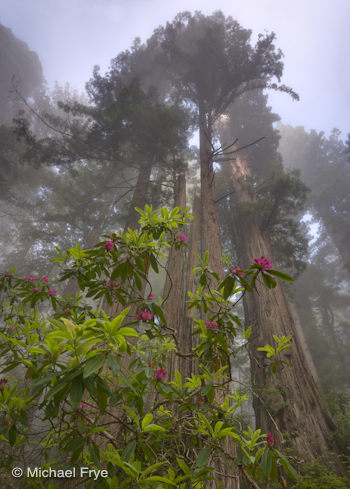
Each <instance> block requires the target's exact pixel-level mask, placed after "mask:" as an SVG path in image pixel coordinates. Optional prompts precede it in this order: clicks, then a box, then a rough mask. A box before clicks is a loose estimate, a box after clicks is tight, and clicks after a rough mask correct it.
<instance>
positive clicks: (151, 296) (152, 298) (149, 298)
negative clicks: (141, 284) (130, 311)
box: [147, 292, 154, 301]
mask: <svg viewBox="0 0 350 489" xmlns="http://www.w3.org/2000/svg"><path fill="white" fill-rule="evenodd" d="M147 299H148V300H150V301H154V295H153V294H152V292H150V293H149V294H148V296H147Z"/></svg>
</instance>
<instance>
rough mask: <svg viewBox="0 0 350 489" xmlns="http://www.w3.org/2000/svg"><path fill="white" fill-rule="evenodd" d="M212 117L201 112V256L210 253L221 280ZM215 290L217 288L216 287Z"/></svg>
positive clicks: (211, 263)
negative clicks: (212, 145) (206, 252)
mask: <svg viewBox="0 0 350 489" xmlns="http://www.w3.org/2000/svg"><path fill="white" fill-rule="evenodd" d="M211 133H212V130H211V122H210V116H209V115H206V114H205V113H204V111H203V109H200V112H199V146H200V147H199V153H200V169H201V218H202V219H201V254H202V255H204V253H205V251H207V250H208V251H209V255H210V259H209V264H210V267H211V268H212V270H214V271H215V272H216V273H217V274H218V275H219V277H220V278H222V276H223V265H222V260H221V256H222V251H221V250H222V247H221V239H220V225H219V215H218V209H217V205H216V194H215V179H214V177H215V172H214V168H213V160H212V147H211V140H212V134H211ZM214 288H215V286H214Z"/></svg>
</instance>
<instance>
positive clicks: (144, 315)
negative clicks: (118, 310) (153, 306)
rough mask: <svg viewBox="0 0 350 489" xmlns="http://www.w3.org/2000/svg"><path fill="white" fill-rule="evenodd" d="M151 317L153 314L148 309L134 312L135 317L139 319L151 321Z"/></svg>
mask: <svg viewBox="0 0 350 489" xmlns="http://www.w3.org/2000/svg"><path fill="white" fill-rule="evenodd" d="M152 318H153V314H152V313H151V311H149V310H148V309H142V311H139V312H138V313H137V314H136V319H138V320H139V321H141V320H142V321H151V319H152Z"/></svg>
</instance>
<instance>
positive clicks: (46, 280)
mask: <svg viewBox="0 0 350 489" xmlns="http://www.w3.org/2000/svg"><path fill="white" fill-rule="evenodd" d="M40 280H41V281H42V282H45V283H46V284H48V283H49V277H46V275H45V276H44V277H41V279H40Z"/></svg>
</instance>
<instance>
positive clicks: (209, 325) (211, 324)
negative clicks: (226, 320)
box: [205, 321, 218, 333]
mask: <svg viewBox="0 0 350 489" xmlns="http://www.w3.org/2000/svg"><path fill="white" fill-rule="evenodd" d="M205 326H206V328H207V329H211V330H212V331H213V332H214V333H217V332H218V323H217V322H216V321H206V322H205Z"/></svg>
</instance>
